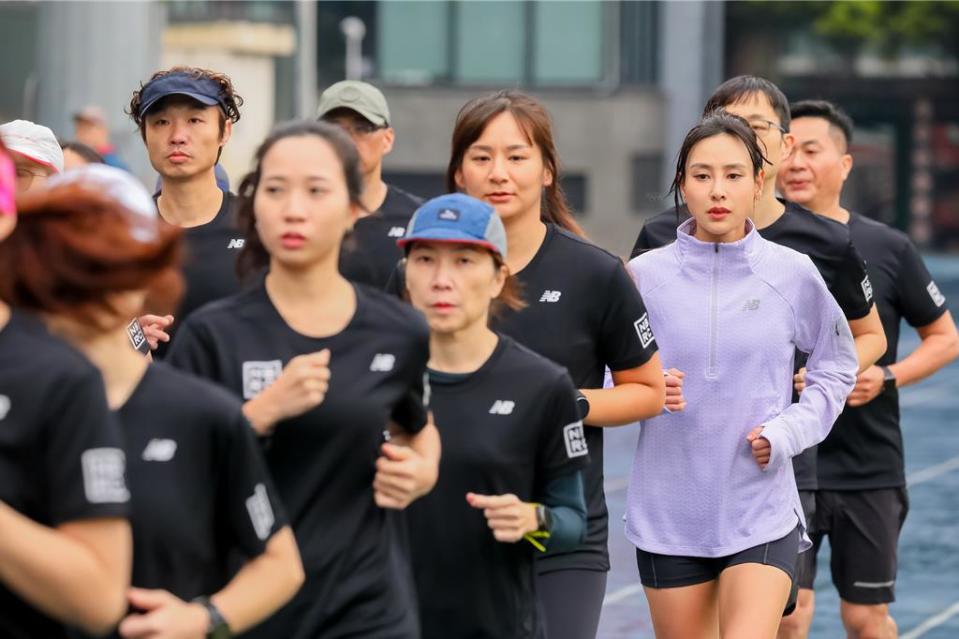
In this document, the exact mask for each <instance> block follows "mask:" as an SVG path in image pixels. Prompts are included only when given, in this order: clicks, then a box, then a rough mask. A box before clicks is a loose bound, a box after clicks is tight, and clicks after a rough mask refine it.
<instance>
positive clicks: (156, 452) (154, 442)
mask: <svg viewBox="0 0 959 639" xmlns="http://www.w3.org/2000/svg"><path fill="white" fill-rule="evenodd" d="M174 454H176V442H175V441H173V440H172V439H151V440H150V443H149V444H147V447H146V448H144V449H143V461H155V462H168V461H170V460H171V459H173V455H174Z"/></svg>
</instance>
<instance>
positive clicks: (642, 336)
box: [633, 313, 653, 348]
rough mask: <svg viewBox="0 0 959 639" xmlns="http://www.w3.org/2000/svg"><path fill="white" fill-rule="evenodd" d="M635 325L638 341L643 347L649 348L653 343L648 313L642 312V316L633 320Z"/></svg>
mask: <svg viewBox="0 0 959 639" xmlns="http://www.w3.org/2000/svg"><path fill="white" fill-rule="evenodd" d="M633 326H634V327H636V334H637V335H639V343H640V344H642V345H643V348H649V345H650V344H652V343H653V328H652V327H651V326H650V325H649V313H643V316H642V317H640V318H639V319H638V320H636V321H635V322H633Z"/></svg>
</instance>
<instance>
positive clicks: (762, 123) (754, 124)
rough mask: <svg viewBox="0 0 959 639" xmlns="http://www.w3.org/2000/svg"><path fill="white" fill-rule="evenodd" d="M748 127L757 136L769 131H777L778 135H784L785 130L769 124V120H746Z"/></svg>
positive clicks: (771, 123)
mask: <svg viewBox="0 0 959 639" xmlns="http://www.w3.org/2000/svg"><path fill="white" fill-rule="evenodd" d="M748 122H749V126H750V127H751V128H752V130H753V131H755V132H756V133H757V134H759V133H769V130H770V129H778V130H779V132H780V133H785V132H786V129H785V128H783V127H781V126H780V125H778V124H776V123H775V122H770V121H769V120H758V119H757V120H748Z"/></svg>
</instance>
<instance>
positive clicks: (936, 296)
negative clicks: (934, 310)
mask: <svg viewBox="0 0 959 639" xmlns="http://www.w3.org/2000/svg"><path fill="white" fill-rule="evenodd" d="M926 290H927V291H928V292H929V297H931V298H932V301H933V303H934V304H935V305H936V306H937V307H939V306H942V305H943V304H945V303H946V296H945V295H943V294H942V292H941V291H940V290H939V287H938V286H936V283H935V282H929V286H927V287H926Z"/></svg>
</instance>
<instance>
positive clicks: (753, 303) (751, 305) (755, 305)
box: [743, 300, 759, 311]
mask: <svg viewBox="0 0 959 639" xmlns="http://www.w3.org/2000/svg"><path fill="white" fill-rule="evenodd" d="M743 310H744V311H758V310H759V300H746V303H745V304H743Z"/></svg>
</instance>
